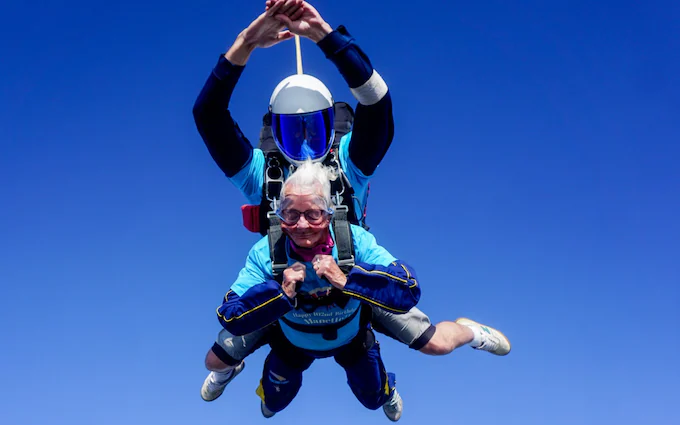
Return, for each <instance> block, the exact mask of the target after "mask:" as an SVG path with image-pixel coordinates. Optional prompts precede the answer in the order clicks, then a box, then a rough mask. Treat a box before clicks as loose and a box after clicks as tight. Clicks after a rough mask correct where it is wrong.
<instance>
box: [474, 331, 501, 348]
mask: <svg viewBox="0 0 680 425" xmlns="http://www.w3.org/2000/svg"><path fill="white" fill-rule="evenodd" d="M500 342H501V341H500V339H498V338H497V337H496V336H494V335H485V338H484V342H482V345H480V346H479V347H477V349H479V350H486V351H496V350H497V349H498V346H499V345H500Z"/></svg>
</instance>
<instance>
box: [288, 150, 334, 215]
mask: <svg viewBox="0 0 680 425" xmlns="http://www.w3.org/2000/svg"><path fill="white" fill-rule="evenodd" d="M336 178H338V176H337V174H336V172H335V171H334V170H333V169H332V168H330V167H327V166H324V165H323V164H322V163H320V162H312V161H311V160H309V159H308V160H306V161H305V162H303V163H302V165H300V166H299V167H298V168H297V170H295V171H294V172H293V173H292V174H290V175H289V176H288V178H287V179H286V181H285V182H284V183H283V189H282V190H281V193H282V195H281V208H282V209H285V208H286V204H287V202H286V196H287V194H288V192H289V190H290V189H291V188H295V193H296V194H300V195H317V196H318V197H319V198H320V201H322V202H323V203H324V208H333V203H332V202H331V181H332V180H335V179H336Z"/></svg>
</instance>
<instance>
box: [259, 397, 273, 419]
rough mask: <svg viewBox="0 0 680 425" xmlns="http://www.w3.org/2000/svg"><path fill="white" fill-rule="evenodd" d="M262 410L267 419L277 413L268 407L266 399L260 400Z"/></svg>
mask: <svg viewBox="0 0 680 425" xmlns="http://www.w3.org/2000/svg"><path fill="white" fill-rule="evenodd" d="M260 411H261V412H262V416H264V417H265V418H267V419H269V418H271V417H272V416H274V415H276V412H272V411H271V410H269V409H267V406H265V405H264V401H261V402H260Z"/></svg>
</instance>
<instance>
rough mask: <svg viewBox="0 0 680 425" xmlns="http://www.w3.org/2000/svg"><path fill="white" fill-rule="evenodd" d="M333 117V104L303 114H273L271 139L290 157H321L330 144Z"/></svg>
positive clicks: (303, 158)
mask: <svg viewBox="0 0 680 425" xmlns="http://www.w3.org/2000/svg"><path fill="white" fill-rule="evenodd" d="M333 120H334V113H333V108H328V109H324V110H322V111H316V112H309V113H306V114H272V132H273V133H274V141H275V142H276V145H277V146H278V147H279V149H280V150H281V152H283V153H284V154H285V155H286V156H287V157H288V158H290V159H292V160H295V161H304V160H306V159H307V158H310V159H311V160H316V159H319V158H323V157H324V156H326V154H327V153H328V151H329V150H330V148H331V145H332V144H333V137H334V136H335V129H334V128H333Z"/></svg>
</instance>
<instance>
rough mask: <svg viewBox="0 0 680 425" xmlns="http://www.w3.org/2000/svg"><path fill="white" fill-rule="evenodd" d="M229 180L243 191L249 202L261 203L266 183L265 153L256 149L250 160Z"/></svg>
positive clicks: (252, 203) (253, 203)
mask: <svg viewBox="0 0 680 425" xmlns="http://www.w3.org/2000/svg"><path fill="white" fill-rule="evenodd" d="M229 180H230V181H231V182H232V183H233V184H234V186H236V188H237V189H238V190H240V191H241V193H243V195H244V196H245V197H246V199H247V200H248V203H249V204H251V205H259V204H260V201H261V200H262V185H263V184H264V153H262V151H261V150H260V149H254V150H253V155H252V157H251V158H250V161H248V162H247V163H246V165H245V166H244V167H243V168H242V169H241V171H239V172H238V173H236V174H235V175H234V176H233V177H231V178H230V179H229Z"/></svg>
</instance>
